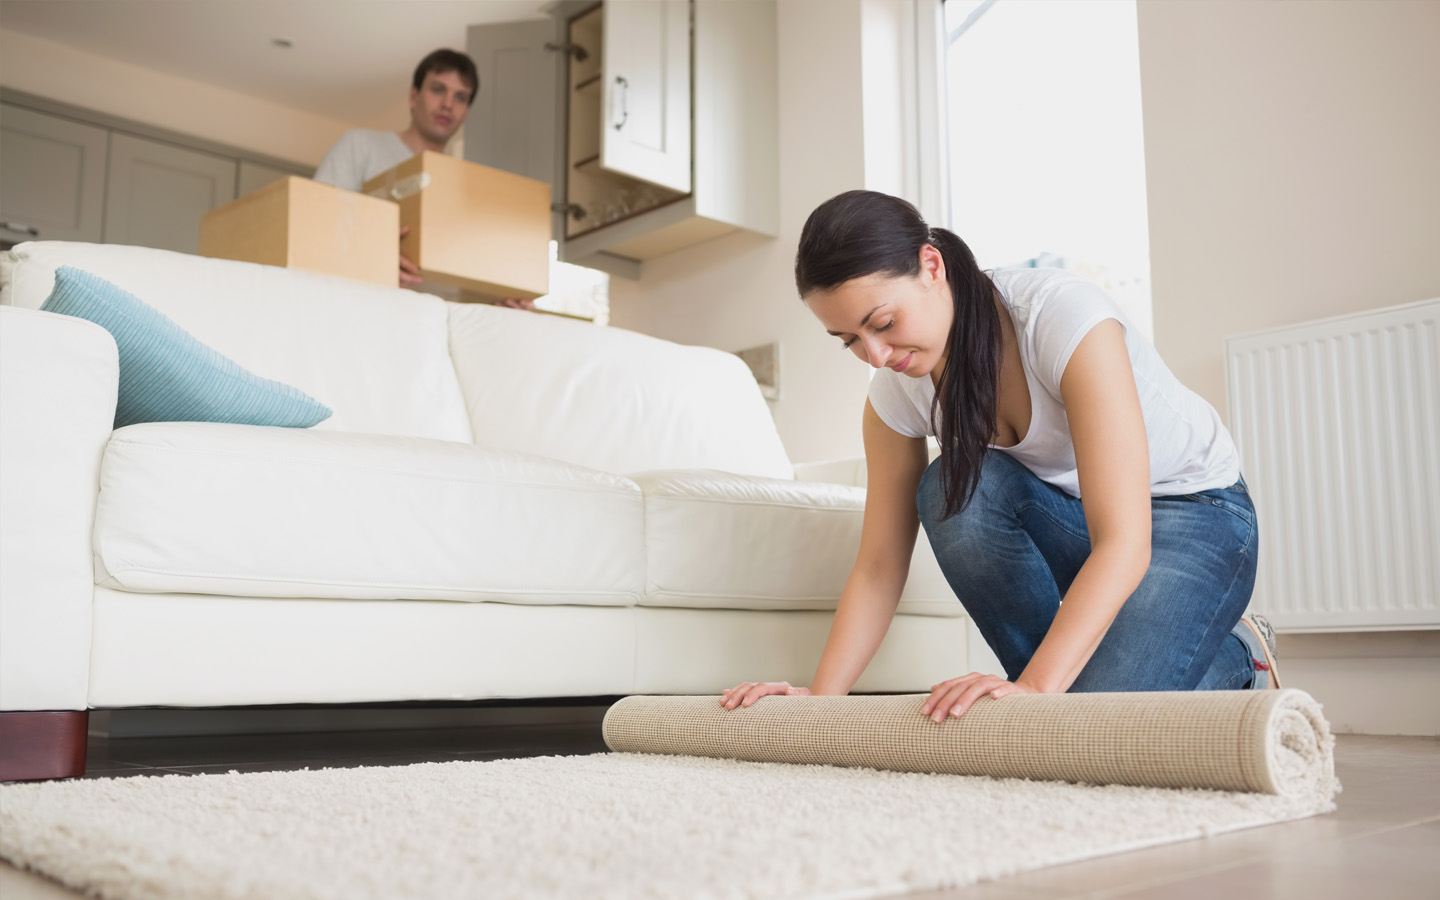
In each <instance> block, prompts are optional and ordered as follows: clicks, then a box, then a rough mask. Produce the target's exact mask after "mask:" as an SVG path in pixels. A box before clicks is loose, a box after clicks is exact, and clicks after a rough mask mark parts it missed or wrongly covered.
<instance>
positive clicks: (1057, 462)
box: [870, 268, 1240, 497]
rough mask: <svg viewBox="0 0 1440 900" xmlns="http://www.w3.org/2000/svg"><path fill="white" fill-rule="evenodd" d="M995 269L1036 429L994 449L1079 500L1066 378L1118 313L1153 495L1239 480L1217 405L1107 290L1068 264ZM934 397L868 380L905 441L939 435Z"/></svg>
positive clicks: (873, 400) (881, 375) (895, 379)
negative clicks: (1083, 348)
mask: <svg viewBox="0 0 1440 900" xmlns="http://www.w3.org/2000/svg"><path fill="white" fill-rule="evenodd" d="M989 274H990V278H991V280H992V281H994V282H995V288H996V289H997V290H998V291H999V292H1000V297H1001V299H1002V300H1003V301H1004V304H1005V308H1006V309H1008V310H1009V312H1010V318H1011V320H1012V321H1013V322H1014V323H1015V336H1016V338H1017V339H1018V343H1019V348H1020V365H1021V367H1022V368H1023V369H1024V370H1025V382H1026V384H1027V385H1028V386H1029V389H1030V428H1029V429H1028V430H1027V431H1026V433H1025V439H1024V440H1022V441H1021V442H1020V443H1018V444H1016V445H1015V446H1013V447H997V448H995V449H997V450H999V451H1000V452H1002V453H1007V454H1009V455H1010V456H1012V457H1014V458H1015V460H1016V461H1017V462H1019V463H1021V464H1023V465H1024V466H1025V468H1027V469H1029V470H1030V471H1031V472H1033V473H1035V475H1036V477H1038V478H1039V479H1040V480H1041V481H1044V482H1047V483H1049V484H1053V485H1055V486H1056V487H1058V488H1060V489H1061V490H1062V491H1064V492H1065V493H1067V494H1069V495H1070V496H1072V497H1079V496H1080V477H1079V473H1078V472H1077V471H1076V468H1075V444H1074V441H1073V439H1072V438H1071V437H1070V426H1069V423H1068V422H1067V421H1066V418H1065V404H1064V402H1063V400H1062V399H1061V397H1060V379H1061V377H1062V376H1063V375H1064V374H1065V366H1066V365H1068V364H1069V362H1070V356H1071V354H1073V353H1074V352H1075V347H1076V346H1077V345H1078V344H1079V343H1080V340H1081V339H1082V338H1083V337H1085V335H1086V334H1088V333H1089V332H1090V329H1092V328H1094V327H1095V326H1096V325H1098V324H1100V323H1101V322H1103V321H1105V320H1106V319H1115V320H1116V321H1118V322H1119V323H1120V324H1121V326H1123V327H1124V329H1125V347H1126V349H1127V350H1128V351H1129V354H1130V366H1131V368H1132V370H1133V371H1134V373H1135V388H1136V390H1137V391H1138V392H1139V394H1140V411H1141V413H1142V415H1143V416H1144V417H1145V438H1146V441H1147V442H1148V443H1149V445H1150V446H1149V449H1150V494H1151V496H1154V497H1169V496H1176V495H1179V494H1194V493H1198V492H1200V491H1205V490H1210V489H1213V488H1222V487H1229V486H1230V485H1232V484H1234V483H1235V482H1236V481H1237V480H1239V478H1240V456H1239V453H1237V452H1236V450H1235V443H1234V441H1232V440H1231V438H1230V432H1229V431H1227V430H1226V429H1225V426H1224V424H1222V423H1221V421H1220V416H1219V415H1218V414H1217V413H1216V412H1215V409H1214V407H1212V406H1211V405H1210V404H1209V403H1207V402H1206V401H1205V399H1204V398H1202V397H1201V396H1200V395H1199V394H1196V393H1195V392H1194V391H1192V390H1190V389H1189V388H1187V387H1185V385H1183V384H1181V383H1180V381H1179V380H1178V379H1177V378H1176V377H1175V376H1174V375H1173V374H1171V372H1170V369H1169V368H1168V367H1166V365H1165V363H1164V362H1162V361H1161V359H1160V354H1159V353H1157V352H1156V351H1155V347H1154V345H1152V344H1151V343H1150V341H1148V340H1147V339H1146V338H1145V337H1144V335H1142V334H1141V333H1140V332H1139V331H1138V330H1137V329H1136V328H1135V327H1134V326H1133V325H1132V324H1131V323H1130V321H1129V319H1127V318H1126V317H1125V314H1124V313H1123V312H1121V310H1120V307H1119V305H1118V304H1116V303H1115V301H1114V300H1112V299H1111V298H1110V295H1109V294H1106V293H1105V291H1104V290H1103V289H1101V288H1100V287H1099V286H1098V285H1096V284H1093V283H1091V282H1089V281H1086V280H1085V279H1083V278H1080V277H1079V276H1076V275H1074V274H1072V273H1070V272H1066V271H1063V270H1060V269H1029V268H1013V269H996V270H995V271H993V272H990V273H989ZM934 397H935V385H934V383H933V382H931V380H930V378H929V377H928V376H922V377H920V378H911V377H909V376H907V375H902V374H900V373H899V372H896V371H895V370H893V369H880V370H879V371H877V372H876V373H875V377H874V378H873V379H871V381H870V405H871V406H873V407H874V408H875V413H876V415H878V416H879V417H880V420H881V421H883V422H884V423H885V424H886V425H888V426H890V428H891V429H893V430H894V431H896V432H898V433H899V434H903V435H905V436H906V437H924V436H926V435H932V434H934V433H935V431H934V429H933V428H932V427H931V425H930V401H931V400H932V399H934ZM937 412H938V411H937Z"/></svg>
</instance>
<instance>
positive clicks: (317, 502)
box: [95, 422, 645, 605]
mask: <svg viewBox="0 0 1440 900" xmlns="http://www.w3.org/2000/svg"><path fill="white" fill-rule="evenodd" d="M641 515H642V501H641V496H640V490H639V488H638V487H637V486H636V485H635V484H634V482H631V481H628V480H627V479H624V478H620V477H618V476H614V475H607V474H605V473H602V472H595V471H592V470H588V469H582V468H579V467H577V466H570V465H566V464H564V463H560V462H556V461H554V460H547V459H540V458H537V457H532V456H524V455H522V454H518V453H510V452H505V451H495V450H483V449H480V448H476V447H473V446H470V445H468V444H459V443H453V442H449V441H432V440H424V439H419V438H397V437H387V436H382V435H365V434H344V433H335V432H324V431H313V430H311V431H296V430H294V429H288V428H260V427H254V426H244V425H216V424H208V423H177V422H166V423H151V424H144V425H132V426H130V427H128V428H122V429H120V430H118V431H116V432H115V433H114V435H113V436H112V438H111V440H110V443H109V446H108V447H107V448H106V452H105V460H104V463H103V465H102V467H101V473H100V497H99V504H98V508H97V510H96V522H95V553H96V560H97V572H96V579H97V582H98V583H100V584H102V585H104V586H106V587H111V588H117V589H120V590H127V591H146V592H157V591H158V592H189V593H198V594H226V595H232V596H255V597H311V598H345V599H357V600H367V599H402V600H408V599H433V600H471V601H474V600H495V601H504V602H508V603H573V604H599V605H631V604H633V603H635V602H636V600H637V599H638V596H639V593H640V591H641V589H642V587H643V583H644V569H645V556H644V541H643V538H642V536H641V529H642V519H641Z"/></svg>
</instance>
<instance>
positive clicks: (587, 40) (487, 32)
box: [465, 0, 779, 278]
mask: <svg viewBox="0 0 1440 900" xmlns="http://www.w3.org/2000/svg"><path fill="white" fill-rule="evenodd" d="M547 12H549V13H550V15H551V16H552V19H553V22H552V23H545V22H526V23H512V24H509V25H486V26H474V27H472V28H471V29H470V30H469V44H468V49H469V51H470V54H471V56H472V57H474V58H475V61H476V64H477V66H478V67H479V70H480V79H481V87H480V99H479V100H477V102H476V105H475V109H474V110H472V112H471V115H470V118H469V120H468V122H467V131H466V137H465V147H466V156H467V158H469V159H471V160H472V161H474V162H479V163H483V164H485V165H490V166H495V167H496V168H501V169H506V170H508V171H513V172H517V173H519V174H525V175H529V176H531V177H537V175H538V173H537V172H536V171H535V168H536V158H537V157H538V156H539V153H538V151H536V150H534V149H531V150H530V151H529V152H523V151H522V150H521V148H526V147H528V148H536V147H540V146H545V147H549V148H552V150H551V157H552V159H553V160H554V163H553V167H552V174H551V175H550V176H549V180H550V183H551V195H552V197H553V198H554V200H555V219H554V227H553V234H554V237H555V240H556V241H557V242H558V244H559V248H560V249H559V253H560V258H561V259H563V260H565V261H567V262H574V263H578V264H581V265H588V266H593V267H595V268H601V269H605V270H607V271H610V272H612V273H614V274H618V275H623V276H627V277H631V278H634V277H638V276H639V273H640V263H641V261H643V260H646V259H652V258H654V257H656V256H660V255H662V254H665V253H670V252H672V251H675V250H679V249H682V248H684V247H688V246H691V245H693V244H697V243H699V242H701V241H705V240H709V239H711V238H714V237H718V236H720V235H723V234H727V233H729V232H732V231H734V230H736V229H746V230H749V231H754V232H757V233H760V234H766V235H771V236H773V235H775V234H776V233H777V231H778V228H779V199H778V194H779V183H778V146H777V130H778V121H777V117H778V115H777V100H776V94H777V88H776V67H777V59H776V38H775V31H776V24H775V22H776V12H775V2H774V0H693V2H690V0H610V2H602V3H595V2H586V0H561V2H558V3H554V4H552V5H551V6H550V7H548V8H547ZM545 71H548V72H549V77H548V78H545V77H542V75H541V73H542V72H545ZM544 85H550V86H552V87H551V88H550V90H549V92H548V93H546V94H544V96H542V91H543V90H544ZM487 93H488V94H489V96H488V97H487V96H486V95H487Z"/></svg>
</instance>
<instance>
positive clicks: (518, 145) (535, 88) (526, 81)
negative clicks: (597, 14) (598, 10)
mask: <svg viewBox="0 0 1440 900" xmlns="http://www.w3.org/2000/svg"><path fill="white" fill-rule="evenodd" d="M554 39H555V23H554V22H552V21H550V20H548V19H540V20H536V21H533V22H504V23H501V24H497V25H471V26H470V27H469V29H467V30H466V41H465V49H466V51H467V52H468V53H469V54H470V58H471V59H473V60H475V68H476V70H477V71H478V72H479V74H480V92H479V93H478V94H476V96H475V105H474V106H473V107H471V108H470V115H469V116H467V117H466V119H465V158H466V159H468V160H469V161H470V162H476V163H480V164H481V165H484V166H490V167H492V168H496V169H504V170H505V171H506V172H513V173H515V174H516V175H524V176H525V177H527V178H534V179H535V180H537V181H543V182H545V183H546V184H550V183H551V181H552V179H554V177H555V148H556V137H555V135H556V131H555V80H556V64H557V62H559V61H561V60H560V59H559V58H558V57H557V54H556V53H555V51H553V50H546V49H545V45H546V44H547V43H550V42H552V41H553V40H554Z"/></svg>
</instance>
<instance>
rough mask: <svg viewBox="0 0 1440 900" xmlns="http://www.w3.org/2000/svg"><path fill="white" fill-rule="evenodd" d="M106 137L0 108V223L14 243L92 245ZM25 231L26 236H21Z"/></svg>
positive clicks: (89, 128) (100, 206) (101, 206)
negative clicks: (88, 242)
mask: <svg viewBox="0 0 1440 900" xmlns="http://www.w3.org/2000/svg"><path fill="white" fill-rule="evenodd" d="M108 141H109V132H108V131H106V130H105V129H103V128H96V127H95V126H93V125H82V124H80V123H79V122H72V121H70V120H69V119H62V118H60V117H58V116H50V115H45V114H43V113H38V112H33V111H31V110H28V109H23V108H21V107H18V106H10V105H8V104H6V105H4V106H3V107H0V222H3V223H5V225H6V227H5V231H4V234H3V237H4V239H5V241H6V242H7V243H8V242H10V241H17V240H30V239H37V238H38V239H40V240H47V241H90V242H92V243H93V242H98V241H99V240H100V236H101V225H102V221H103V218H104V213H105V148H106V145H107V143H108ZM21 229H26V230H21Z"/></svg>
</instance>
